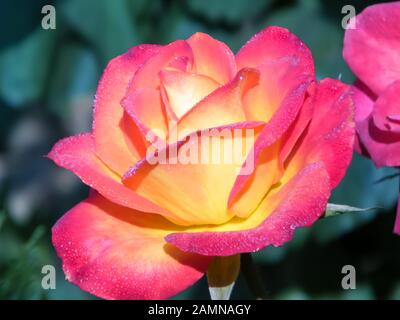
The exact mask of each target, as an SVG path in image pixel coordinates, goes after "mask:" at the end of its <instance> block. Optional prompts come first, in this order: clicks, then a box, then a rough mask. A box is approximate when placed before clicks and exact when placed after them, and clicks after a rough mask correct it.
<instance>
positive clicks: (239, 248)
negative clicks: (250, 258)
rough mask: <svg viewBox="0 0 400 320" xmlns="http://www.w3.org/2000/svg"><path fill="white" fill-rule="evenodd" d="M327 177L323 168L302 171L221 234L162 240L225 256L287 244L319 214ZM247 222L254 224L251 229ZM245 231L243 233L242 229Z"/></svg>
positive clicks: (193, 234)
mask: <svg viewBox="0 0 400 320" xmlns="http://www.w3.org/2000/svg"><path fill="white" fill-rule="evenodd" d="M330 190H331V189H330V184H329V176H328V174H327V172H326V170H325V169H324V167H323V164H321V163H320V164H311V165H309V166H307V167H305V168H304V169H303V170H301V172H300V173H299V174H298V175H296V176H295V177H294V178H293V179H292V180H291V181H290V182H288V183H287V184H285V185H284V186H283V187H282V188H279V189H278V190H275V191H277V192H272V194H270V195H269V196H267V197H266V198H265V199H264V200H263V202H262V203H261V205H260V206H259V208H258V209H257V210H256V212H254V213H253V215H252V216H251V217H249V218H248V219H245V220H242V221H236V222H235V223H232V224H231V226H230V227H231V228H232V230H237V231H224V232H210V229H209V230H208V231H207V230H206V231H204V232H181V233H172V234H169V235H168V236H167V237H166V240H167V241H168V242H170V243H172V244H173V245H175V246H177V247H178V248H180V249H182V250H183V251H186V252H195V253H200V254H203V255H209V256H228V255H232V254H236V253H241V252H253V251H258V250H260V249H262V248H264V247H265V246H267V245H274V246H280V245H282V244H284V243H285V242H287V241H289V240H290V238H291V237H292V236H293V232H294V229H296V228H298V227H304V226H310V225H311V224H313V223H314V222H315V221H316V220H317V219H318V218H319V216H320V215H321V214H322V213H323V211H324V209H325V207H326V204H327V201H328V198H329V195H330ZM249 219H254V222H253V223H256V222H258V220H260V219H261V221H260V222H258V224H255V226H253V227H249V224H248V223H247V222H248V220H249ZM246 227H247V229H245V228H246Z"/></svg>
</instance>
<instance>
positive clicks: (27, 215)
mask: <svg viewBox="0 0 400 320" xmlns="http://www.w3.org/2000/svg"><path fill="white" fill-rule="evenodd" d="M375 2H376V1H369V0H368V1H365V0H358V1H348V0H343V1H342V0H339V1H322V0H321V1H319V0H279V1H278V0H255V1H251V2H249V1H248V0H218V1H216V0H181V1H179V0H177V1H173V0H113V1H111V0H96V1H95V0H60V1H49V0H37V1H29V0H12V1H11V0H4V1H2V2H1V4H0V28H1V30H2V31H3V32H1V33H0V209H2V210H3V211H1V213H0V299H90V298H93V297H92V296H90V295H89V294H87V293H85V292H82V291H81V290H80V289H79V288H77V287H75V286H73V285H71V284H70V283H68V282H67V281H66V280H65V278H64V275H63V273H62V270H61V267H60V261H59V259H58V258H57V257H56V256H55V253H54V250H53V248H52V246H51V232H50V229H51V226H52V225H53V224H54V222H55V221H56V220H57V219H58V218H59V217H60V216H61V215H62V214H63V213H64V212H65V211H66V210H68V209H69V208H70V207H72V205H73V204H75V203H77V202H78V201H79V200H80V199H82V198H84V197H85V195H86V192H87V189H86V188H85V187H84V186H83V185H82V184H81V183H80V182H79V180H78V179H77V178H76V177H74V176H73V175H72V174H71V173H68V172H65V171H64V170H60V169H57V168H56V167H55V166H54V165H53V164H51V163H50V161H48V160H47V159H45V158H44V157H43V155H44V154H46V153H47V152H48V151H49V150H50V148H51V146H52V145H53V143H54V142H55V141H56V140H58V139H59V138H61V137H64V136H66V135H72V134H76V133H79V132H83V131H87V130H89V129H90V123H91V108H92V99H93V95H94V92H95V89H96V85H97V81H98V79H99V77H100V76H101V71H102V70H103V69H104V67H105V65H106V63H107V61H108V60H109V59H111V58H112V57H114V56H116V55H118V54H121V53H123V52H124V51H126V50H127V49H128V48H129V47H131V46H134V45H137V44H140V43H162V44H164V43H168V42H170V41H173V40H176V39H183V38H187V37H188V36H190V35H191V34H192V33H194V32H196V31H203V32H207V33H209V34H211V35H212V36H214V37H216V38H218V39H220V40H222V41H225V42H226V43H227V44H228V45H229V46H230V47H231V48H232V50H234V51H237V50H238V49H239V48H240V47H241V46H242V45H243V44H244V43H245V42H246V41H247V40H248V39H249V38H250V37H251V36H252V35H253V34H254V33H256V32H257V31H259V30H260V29H262V28H264V27H265V26H267V25H279V26H283V27H287V28H289V29H290V30H291V31H292V32H294V33H295V34H297V35H298V36H300V37H301V38H302V39H303V41H304V42H305V43H306V44H307V45H308V46H309V47H310V48H311V50H312V52H313V56H314V59H315V63H316V70H317V76H318V78H324V77H333V78H338V77H340V78H341V79H342V80H343V81H345V82H348V83H350V82H352V81H353V80H354V77H353V75H352V74H351V72H350V70H349V69H348V67H347V66H346V64H345V62H344V61H343V59H342V55H341V51H342V41H343V32H344V31H343V29H342V28H341V21H342V18H343V14H342V13H341V8H342V7H343V6H344V5H347V4H353V5H354V6H355V8H356V10H357V12H359V11H360V10H362V9H363V8H364V7H366V6H367V5H369V4H371V3H375ZM45 4H53V5H54V6H55V8H56V12H57V29H56V30H43V29H41V27H40V26H41V19H42V17H43V15H42V14H41V8H42V6H43V5H45ZM393 174H396V171H395V170H394V169H387V168H385V169H379V170H378V169H376V168H375V167H374V166H373V164H372V163H371V161H369V160H368V159H365V158H362V157H360V156H358V155H355V156H354V159H353V162H352V164H351V167H350V169H349V171H348V172H347V175H346V177H345V179H344V180H343V182H342V184H341V185H340V186H339V187H338V188H337V189H336V190H335V191H334V193H333V195H332V197H331V199H330V202H332V203H339V204H346V205H350V206H355V207H360V208H367V207H380V208H384V209H382V210H375V211H371V212H370V211H368V212H362V213H358V214H349V215H340V216H337V217H332V218H329V219H322V220H321V221H319V222H317V223H316V224H315V225H314V226H313V227H312V228H308V229H302V230H299V231H297V232H296V234H295V237H294V239H293V241H291V242H290V243H289V244H287V245H285V246H284V247H281V248H274V247H269V248H266V249H265V250H263V251H261V252H258V253H256V254H255V255H254V258H255V260H256V262H257V263H258V264H259V266H260V270H261V272H262V276H263V279H264V280H265V286H266V288H267V291H268V294H269V296H270V297H271V298H281V299H328V298H335V299H374V298H382V299H390V298H391V299H399V298H400V278H399V271H398V270H400V255H399V254H398V253H399V252H400V250H399V249H400V238H398V237H396V236H394V235H393V234H392V233H391V230H392V227H393V222H394V208H395V202H396V197H397V192H398V185H397V181H398V177H397V176H396V177H394V178H392V179H391V178H390V176H391V175H393ZM47 264H53V265H55V266H56V268H57V289H56V290H43V289H42V287H41V279H42V276H43V274H42V273H41V268H42V266H43V265H47ZM346 264H352V265H354V266H355V267H356V268H357V272H358V273H357V290H353V291H352V290H350V291H344V290H342V289H341V286H340V282H341V277H342V276H343V275H342V274H341V268H342V266H343V265H346ZM187 298H208V289H207V286H206V281H205V280H203V281H200V282H198V283H197V284H196V285H195V286H193V288H191V289H189V290H187V291H186V292H183V293H182V294H180V295H178V296H177V297H176V299H187ZM233 298H252V294H251V293H250V292H249V290H248V288H247V286H246V283H245V282H244V280H243V278H242V277H241V276H239V279H238V281H237V284H236V287H235V289H234V291H233Z"/></svg>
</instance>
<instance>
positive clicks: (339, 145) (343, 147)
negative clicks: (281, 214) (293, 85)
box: [285, 79, 355, 188]
mask: <svg viewBox="0 0 400 320" xmlns="http://www.w3.org/2000/svg"><path fill="white" fill-rule="evenodd" d="M349 89H350V88H349V86H347V85H344V84H343V83H341V82H340V81H337V80H333V79H324V80H322V81H321V82H320V83H319V85H318V89H317V92H316V95H315V100H314V111H313V116H312V119H311V122H310V124H309V127H308V129H307V131H306V132H305V133H304V134H303V137H302V140H301V141H299V142H298V146H297V148H296V149H295V150H293V153H292V154H291V156H290V157H291V158H290V159H289V160H288V161H289V164H288V167H287V168H286V169H285V171H286V170H289V171H291V172H294V173H295V172H297V171H298V170H299V169H300V168H302V167H303V166H304V163H310V162H318V161H323V162H324V165H325V168H326V170H327V171H328V173H329V176H330V180H331V187H332V188H335V187H336V186H337V185H338V184H339V182H340V181H341V180H342V178H343V177H344V174H345V172H346V170H347V167H348V165H349V163H350V161H351V158H352V155H353V146H354V136H355V125H354V120H353V119H354V108H353V102H352V99H351V95H350V90H349Z"/></svg>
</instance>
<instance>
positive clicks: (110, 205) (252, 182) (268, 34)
mask: <svg viewBox="0 0 400 320" xmlns="http://www.w3.org/2000/svg"><path fill="white" fill-rule="evenodd" d="M348 91H349V90H348V86H346V85H344V84H342V83H341V82H339V81H337V80H333V79H325V80H322V81H321V82H316V80H315V74H314V66H313V60H312V56H311V53H310V51H309V49H308V48H307V47H306V46H305V45H304V44H303V43H302V42H301V41H300V40H299V39H298V38H297V37H296V36H294V35H293V34H291V33H290V32H289V31H288V30H286V29H282V28H279V27H269V28H266V29H265V30H263V31H261V32H260V33H258V34H256V35H255V36H254V37H253V38H252V39H251V40H250V41H249V42H248V43H246V44H245V45H244V46H243V47H242V49H241V50H240V51H239V52H238V53H237V55H236V56H234V55H233V54H232V52H231V51H230V50H229V48H228V47H227V46H226V45H225V44H223V43H221V42H219V41H217V40H215V39H213V38H211V37H210V36H208V35H206V34H202V33H196V34H194V35H193V36H192V37H190V38H189V39H188V40H186V41H175V42H173V43H171V44H169V45H166V46H155V45H140V46H137V47H134V48H132V49H131V50H129V51H128V52H127V53H125V54H123V55H121V56H119V57H116V58H115V59H113V60H111V62H110V63H109V64H108V66H107V68H106V70H105V72H104V75H103V77H102V79H101V81H100V83H99V85H98V89H97V93H96V98H95V103H94V122H93V131H92V133H87V134H81V135H77V136H74V137H70V138H66V139H63V140H61V141H59V142H58V143H57V144H56V145H55V146H54V148H53V150H52V151H51V152H50V154H49V157H50V158H51V159H52V160H53V161H55V162H56V163H57V164H58V165H60V166H62V167H64V168H66V169H69V170H71V171H72V172H74V173H75V174H76V175H77V176H79V177H80V178H81V179H82V181H83V182H84V183H86V184H87V185H89V186H90V187H91V188H92V190H95V191H93V192H91V194H90V196H89V198H88V199H87V200H84V201H83V202H81V203H79V204H78V205H77V206H75V207H74V208H73V209H71V210H70V211H69V212H68V213H66V214H65V215H64V216H63V217H62V218H61V219H60V220H59V221H58V222H57V224H56V225H55V226H54V228H53V243H54V246H55V248H56V250H57V253H58V255H59V256H60V257H61V259H62V261H63V270H64V272H65V274H66V276H67V279H69V280H70V281H72V282H73V283H75V284H77V285H78V286H79V287H81V288H82V289H83V290H86V291H89V292H91V293H92V294H95V295H97V296H100V297H103V298H110V299H130V298H149V299H154V298H158V299H160V298H166V297H169V296H172V295H174V294H177V293H178V292H180V291H182V290H184V289H185V288H187V287H188V286H190V285H192V284H193V283H194V282H196V281H197V280H198V279H199V278H200V277H201V276H202V275H203V274H204V272H205V271H206V270H207V268H208V266H209V264H210V262H211V261H212V259H213V257H218V256H230V255H236V254H238V253H242V252H253V251H256V250H259V249H261V248H263V247H265V246H267V245H275V246H279V245H282V244H283V243H285V242H286V241H288V240H290V238H291V237H292V234H293V232H294V229H295V228H297V227H302V226H309V225H311V224H312V223H313V222H314V221H316V220H317V219H318V218H319V217H320V215H321V214H322V213H323V212H324V210H325V207H326V203H327V199H328V197H329V195H330V193H331V190H332V189H333V188H334V187H335V186H336V185H337V184H338V183H339V182H340V180H341V179H342V177H343V175H344V173H345V170H346V168H347V166H348V164H349V162H350V159H351V155H352V148H353V140H354V123H353V121H352V101H351V98H350V95H349V92H348ZM209 128H217V129H221V130H227V131H228V132H232V131H233V130H239V131H241V130H245V129H246V130H252V132H253V133H254V139H255V141H254V142H253V143H251V145H250V146H248V144H245V143H243V144H236V143H235V144H234V146H235V147H234V148H240V150H241V151H243V148H244V149H245V152H244V154H245V155H246V157H247V158H246V160H247V159H249V158H250V159H252V161H253V165H254V169H253V170H250V171H246V172H245V170H244V169H245V166H243V167H242V168H241V167H240V166H239V168H238V167H237V165H236V164H235V163H229V162H227V163H225V162H221V163H214V162H211V163H200V164H199V163H181V162H180V161H175V162H174V161H167V162H164V161H161V162H160V161H155V162H153V161H149V160H154V159H153V158H154V157H156V156H158V155H160V154H161V153H163V152H165V151H170V149H172V148H177V149H179V150H182V148H185V147H187V145H188V143H189V141H192V140H191V139H192V138H193V137H195V136H200V135H201V133H202V132H204V130H207V129H209ZM171 130H176V131H177V132H178V134H177V135H176V136H177V137H178V138H177V139H174V138H172V141H170V139H168V138H169V137H168V136H169V135H170V131H171ZM184 132H186V133H184ZM171 136H172V134H171ZM223 138H224V137H217V139H216V142H221V141H220V140H223ZM229 139H231V140H234V142H246V141H244V140H247V136H244V135H242V136H241V135H237V136H236V135H232V136H231V137H230V138H229V137H228V138H227V139H225V140H224V141H227V140H229ZM174 140H179V141H174ZM160 141H164V142H165V141H167V143H166V144H164V146H163V147H160V148H159V149H157V147H156V150H153V151H152V152H150V154H148V153H147V152H146V151H147V150H148V149H149V148H154V145H156V146H157V143H155V142H160ZM214 142H215V141H214ZM214 142H212V143H214ZM238 145H239V146H240V147H237V146H238ZM244 146H245V147H244ZM217 150H218V149H217ZM234 151H237V150H234ZM146 153H147V156H146ZM214 153H215V151H214ZM165 154H167V155H169V153H164V155H165ZM167 160H174V159H170V158H168V159H167ZM175 160H176V159H175ZM238 169H239V171H238Z"/></svg>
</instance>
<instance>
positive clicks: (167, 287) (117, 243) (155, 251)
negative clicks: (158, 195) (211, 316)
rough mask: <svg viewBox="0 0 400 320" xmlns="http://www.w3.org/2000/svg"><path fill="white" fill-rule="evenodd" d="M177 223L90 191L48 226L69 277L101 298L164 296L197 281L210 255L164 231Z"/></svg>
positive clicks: (161, 297) (157, 297) (152, 297)
mask: <svg viewBox="0 0 400 320" xmlns="http://www.w3.org/2000/svg"><path fill="white" fill-rule="evenodd" d="M172 230H177V227H176V226H174V225H172V224H171V223H169V222H167V221H166V220H164V219H163V218H161V217H160V216H156V215H142V214H141V213H139V212H136V211H134V210H131V209H127V208H124V207H121V206H118V205H116V204H114V203H112V202H109V201H108V200H106V199H105V198H103V197H101V196H99V195H96V194H95V195H91V196H90V197H89V198H88V199H87V200H85V201H82V202H81V203H79V204H78V205H77V206H75V207H74V208H73V209H71V210H70V211H68V212H67V213H66V214H65V215H64V216H63V217H62V218H61V219H60V220H59V221H58V222H57V223H56V225H55V226H54V227H53V230H52V231H53V232H52V233H53V244H54V247H55V248H56V250H57V254H58V255H59V256H60V258H61V259H62V262H63V270H64V272H65V274H66V277H67V279H68V280H69V281H71V282H73V283H74V284H76V285H78V286H79V287H80V288H81V289H83V290H85V291H88V292H90V293H92V294H94V295H96V296H99V297H101V298H106V299H165V298H168V297H171V296H173V295H175V294H177V293H179V292H180V291H182V290H185V289H186V288H187V287H189V286H191V285H192V284H193V283H195V282H196V281H197V280H199V279H200V278H201V277H202V275H203V274H204V272H205V271H206V270H207V267H208V264H209V263H210V261H211V259H210V258H209V257H204V256H200V255H196V254H188V253H183V252H181V251H180V250H178V249H176V248H175V247H173V246H171V245H169V244H167V243H166V242H165V240H164V239H163V237H164V235H165V234H166V233H168V232H170V231H172Z"/></svg>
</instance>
